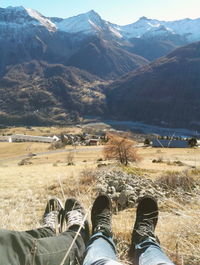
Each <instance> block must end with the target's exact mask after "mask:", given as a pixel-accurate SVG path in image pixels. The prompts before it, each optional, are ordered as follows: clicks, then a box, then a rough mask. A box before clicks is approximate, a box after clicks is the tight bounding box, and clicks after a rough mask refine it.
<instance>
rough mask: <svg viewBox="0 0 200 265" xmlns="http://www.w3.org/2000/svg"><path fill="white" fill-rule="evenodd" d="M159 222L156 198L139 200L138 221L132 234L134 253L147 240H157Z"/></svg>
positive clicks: (132, 250) (149, 197) (132, 249)
mask: <svg viewBox="0 0 200 265" xmlns="http://www.w3.org/2000/svg"><path fill="white" fill-rule="evenodd" d="M157 221H158V204H157V201H156V199H155V198H153V197H151V196H145V197H143V198H141V199H140V200H139V204H138V207H137V211H136V221H135V225H134V228H133V233H132V241H131V251H130V253H132V252H134V249H135V245H137V244H139V243H141V242H142V241H144V240H145V239H147V238H153V239H154V240H156V236H155V234H154V232H155V227H156V224H157Z"/></svg>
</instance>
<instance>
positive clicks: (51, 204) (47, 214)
mask: <svg viewBox="0 0 200 265" xmlns="http://www.w3.org/2000/svg"><path fill="white" fill-rule="evenodd" d="M62 213H63V204H62V202H61V201H60V200H59V199H58V198H51V199H50V200H48V202H47V205H46V208H45V211H44V215H43V227H41V228H38V229H32V230H27V231H23V232H21V233H22V234H24V236H26V234H29V235H31V236H32V237H34V238H44V237H50V236H55V235H56V234H58V233H59V232H61V221H62V220H61V219H62Z"/></svg>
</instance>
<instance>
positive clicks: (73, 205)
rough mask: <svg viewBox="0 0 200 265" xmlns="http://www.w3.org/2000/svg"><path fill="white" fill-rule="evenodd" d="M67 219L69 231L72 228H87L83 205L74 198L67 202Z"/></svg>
mask: <svg viewBox="0 0 200 265" xmlns="http://www.w3.org/2000/svg"><path fill="white" fill-rule="evenodd" d="M65 218H66V224H67V229H69V228H71V227H72V226H79V227H80V226H82V227H83V228H87V226H88V222H87V220H84V219H85V211H84V209H83V207H82V205H81V204H80V203H79V202H78V201H77V200H76V199H74V198H70V199H67V200H66V202H65Z"/></svg>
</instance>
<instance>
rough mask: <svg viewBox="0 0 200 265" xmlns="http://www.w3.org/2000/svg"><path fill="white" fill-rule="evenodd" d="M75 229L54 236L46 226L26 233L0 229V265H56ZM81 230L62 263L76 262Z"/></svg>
mask: <svg viewBox="0 0 200 265" xmlns="http://www.w3.org/2000/svg"><path fill="white" fill-rule="evenodd" d="M76 230H77V229H73V230H67V231H66V232H64V233H61V234H59V235H58V236H57V235H55V233H54V232H53V231H52V230H51V229H50V228H40V229H36V230H30V231H26V232H17V231H9V230H0V265H60V263H61V261H62V260H63V258H64V256H65V254H66V252H67V250H68V249H69V247H70V246H71V243H72V241H73V239H74V237H75V235H76ZM83 233H84V232H83V231H82V232H81V234H80V235H79V236H78V237H77V239H76V241H75V244H74V245H73V247H72V249H71V251H70V253H69V255H68V257H67V259H66V261H65V265H68V264H69V265H73V264H77V263H79V264H80V262H81V260H82V258H83V253H84V250H85V242H84V240H83V239H84V234H83Z"/></svg>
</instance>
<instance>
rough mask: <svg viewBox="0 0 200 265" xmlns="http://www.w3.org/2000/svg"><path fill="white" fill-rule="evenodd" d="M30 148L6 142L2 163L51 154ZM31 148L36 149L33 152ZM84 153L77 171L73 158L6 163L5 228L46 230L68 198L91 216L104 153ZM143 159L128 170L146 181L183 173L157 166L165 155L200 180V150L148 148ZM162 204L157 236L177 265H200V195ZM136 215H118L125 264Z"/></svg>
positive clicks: (0, 220)
mask: <svg viewBox="0 0 200 265" xmlns="http://www.w3.org/2000/svg"><path fill="white" fill-rule="evenodd" d="M29 145H30V143H19V144H9V143H0V159H5V158H10V157H15V156H19V155H27V154H28V153H29V152H32V153H36V152H45V151H48V146H49V145H48V144H31V146H29ZM28 146H29V147H30V150H27V147H28ZM68 148H69V149H70V148H71V147H68ZM84 148H85V147H79V148H78V149H80V150H82V151H80V152H76V151H75V150H74V160H75V166H73V165H72V166H67V153H57V154H46V155H43V156H38V157H37V156H36V157H33V158H31V161H32V163H33V164H32V165H25V166H18V165H17V164H18V162H19V161H20V159H15V160H7V161H3V162H1V163H0V182H1V185H0V199H1V207H0V227H1V228H5V229H14V230H26V229H31V228H35V227H40V225H41V224H40V220H41V216H42V214H43V210H44V207H45V204H46V201H47V199H48V198H49V197H50V196H57V197H60V198H61V199H62V200H63V201H64V200H65V199H66V198H67V197H71V196H75V197H77V198H78V199H79V200H80V201H81V202H82V203H83V205H84V206H85V208H86V209H88V213H89V210H90V209H91V205H92V203H93V200H94V198H95V196H96V194H95V191H94V187H95V177H94V170H95V168H96V166H97V163H96V161H97V159H99V158H100V157H102V154H101V151H100V150H99V151H97V150H96V149H95V147H94V148H90V149H89V151H88V152H87V151H85V150H84ZM71 150H72V149H71ZM188 152H189V153H188ZM192 152H194V153H192ZM140 154H141V156H142V157H143V160H142V161H141V162H139V163H138V164H137V166H136V167H135V168H134V167H133V169H128V170H133V173H134V172H135V173H136V174H137V173H138V174H141V175H144V176H145V175H146V174H148V176H151V177H152V178H154V176H156V178H158V176H160V174H161V173H162V174H163V173H166V172H167V170H175V171H180V167H179V166H176V165H175V166H171V165H166V164H164V165H163V164H162V165H154V164H153V163H152V158H153V157H154V155H155V158H157V157H159V156H161V155H162V157H163V158H164V159H166V160H167V159H169V157H170V159H171V160H172V159H174V160H176V161H177V160H180V161H182V162H184V164H187V165H189V166H188V167H186V166H183V167H181V169H182V170H184V169H185V168H186V169H189V170H190V171H189V175H190V176H192V177H193V178H194V179H198V178H199V175H200V173H199V172H200V170H199V169H198V168H195V169H192V168H191V165H193V164H194V163H195V164H196V165H197V166H198V165H199V157H198V155H199V154H200V150H198V149H194V150H191V149H184V150H182V149H181V150H179V151H178V150H177V149H176V150H171V149H170V150H163V149H162V150H161V154H160V152H159V153H157V150H155V149H149V150H145V149H142V150H141V151H140ZM194 158H195V159H196V160H195V162H194ZM83 160H86V161H87V162H83ZM55 165H56V166H55ZM145 165H146V167H145ZM158 166H159V167H158ZM162 167H163V168H162ZM91 171H92V174H91ZM129 173H130V172H129ZM176 180H177V179H176ZM173 183H174V182H173ZM184 183H185V182H184ZM159 205H160V216H159V222H158V227H157V230H156V231H157V235H158V237H159V239H160V241H161V244H162V246H163V248H164V250H165V251H166V252H167V254H168V255H169V256H170V257H171V258H172V259H173V260H174V261H176V264H184V265H197V264H200V254H199V253H200V223H199V220H200V196H199V195H198V194H196V196H194V197H193V198H192V199H191V201H189V202H187V204H185V205H184V204H182V203H180V202H179V201H178V200H177V199H175V198H171V199H166V200H164V201H160V202H159ZM135 210H136V209H135V208H132V209H127V210H124V211H121V212H119V213H117V214H114V215H113V231H114V235H115V239H116V243H117V249H118V253H119V257H120V259H121V260H122V261H123V262H124V263H125V262H128V260H127V251H128V248H129V244H130V238H131V232H132V228H133V223H134V220H135ZM182 261H183V263H181V262H182Z"/></svg>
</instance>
